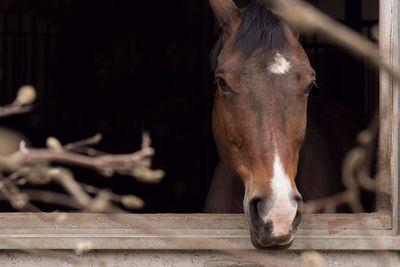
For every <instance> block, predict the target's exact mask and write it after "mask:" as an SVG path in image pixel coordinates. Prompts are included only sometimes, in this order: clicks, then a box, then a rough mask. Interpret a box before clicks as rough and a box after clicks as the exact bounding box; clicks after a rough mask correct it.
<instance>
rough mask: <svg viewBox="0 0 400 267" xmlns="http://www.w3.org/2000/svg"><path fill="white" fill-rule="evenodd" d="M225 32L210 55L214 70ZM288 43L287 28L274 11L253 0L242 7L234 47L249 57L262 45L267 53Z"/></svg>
mask: <svg viewBox="0 0 400 267" xmlns="http://www.w3.org/2000/svg"><path fill="white" fill-rule="evenodd" d="M222 37H223V33H222V34H221V35H220V37H219V39H218V41H217V43H216V45H215V47H214V49H213V50H212V52H211V55H210V63H211V68H212V70H213V71H215V70H216V68H217V64H218V56H219V54H220V53H221V50H222V47H223V38H222ZM286 43H287V39H286V34H285V29H284V27H283V25H282V23H281V21H280V19H279V18H278V16H276V15H275V14H274V13H272V11H271V10H270V9H269V8H267V7H265V6H264V5H262V4H260V3H259V2H258V1H253V2H252V3H250V4H249V5H248V6H247V7H246V8H244V9H242V12H241V22H240V25H239V28H238V30H237V31H236V35H235V37H234V39H233V42H232V45H233V48H234V49H238V50H240V51H241V53H242V55H243V56H244V57H248V56H250V55H251V53H252V52H253V51H254V50H255V49H256V48H258V47H262V48H263V50H264V52H265V53H271V52H273V51H275V50H277V49H279V48H281V47H283V46H284V45H285V44H286Z"/></svg>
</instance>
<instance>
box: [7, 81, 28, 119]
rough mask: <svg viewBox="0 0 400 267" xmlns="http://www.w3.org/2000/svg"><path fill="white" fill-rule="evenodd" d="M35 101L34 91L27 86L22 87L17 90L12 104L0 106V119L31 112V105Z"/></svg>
mask: <svg viewBox="0 0 400 267" xmlns="http://www.w3.org/2000/svg"><path fill="white" fill-rule="evenodd" d="M35 99H36V91H35V89H34V88H33V87H32V86H29V85H25V86H22V87H21V88H20V89H19V90H18V93H17V97H16V99H15V100H14V102H12V103H11V104H9V105H6V106H2V107H1V106H0V118H1V117H7V116H11V115H16V114H21V113H27V112H30V111H32V110H33V106H32V105H31V104H32V103H33V102H34V101H35Z"/></svg>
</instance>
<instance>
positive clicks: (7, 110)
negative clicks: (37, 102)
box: [0, 105, 34, 118]
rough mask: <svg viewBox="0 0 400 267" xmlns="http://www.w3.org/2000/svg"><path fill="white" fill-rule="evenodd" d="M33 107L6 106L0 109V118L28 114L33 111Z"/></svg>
mask: <svg viewBox="0 0 400 267" xmlns="http://www.w3.org/2000/svg"><path fill="white" fill-rule="evenodd" d="M33 108H34V106H33V105H31V106H6V107H0V118H4V117H8V116H11V115H18V114H23V113H28V112H31V111H32V110H33Z"/></svg>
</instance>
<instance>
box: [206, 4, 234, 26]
mask: <svg viewBox="0 0 400 267" xmlns="http://www.w3.org/2000/svg"><path fill="white" fill-rule="evenodd" d="M210 4H211V8H212V9H213V11H214V13H215V16H216V17H217V18H218V21H219V24H220V25H221V27H222V28H226V27H228V26H229V25H230V24H231V23H232V22H233V21H234V20H235V19H237V18H239V17H240V10H239V8H238V7H237V6H236V5H235V3H234V2H233V0H210Z"/></svg>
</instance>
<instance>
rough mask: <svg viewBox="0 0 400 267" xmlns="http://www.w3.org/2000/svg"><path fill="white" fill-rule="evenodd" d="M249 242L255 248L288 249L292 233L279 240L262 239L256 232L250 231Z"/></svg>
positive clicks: (291, 241) (292, 237)
mask: <svg viewBox="0 0 400 267" xmlns="http://www.w3.org/2000/svg"><path fill="white" fill-rule="evenodd" d="M250 237H251V243H252V244H253V246H254V247H255V248H257V249H261V250H268V249H288V248H290V246H291V245H292V244H293V239H294V235H293V234H292V235H290V237H289V238H288V239H287V240H284V241H282V240H279V241H264V240H263V238H257V234H255V233H253V232H252V231H250Z"/></svg>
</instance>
